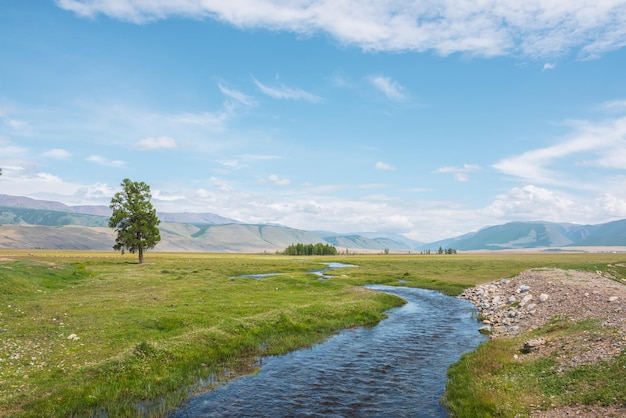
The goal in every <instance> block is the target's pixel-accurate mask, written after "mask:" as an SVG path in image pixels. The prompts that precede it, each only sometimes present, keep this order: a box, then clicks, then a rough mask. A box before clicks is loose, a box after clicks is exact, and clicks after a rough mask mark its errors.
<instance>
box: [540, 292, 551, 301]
mask: <svg viewBox="0 0 626 418" xmlns="http://www.w3.org/2000/svg"><path fill="white" fill-rule="evenodd" d="M549 298H550V296H548V295H546V294H545V293H542V294H540V295H539V301H540V302H545V301H546V300H548V299H549Z"/></svg>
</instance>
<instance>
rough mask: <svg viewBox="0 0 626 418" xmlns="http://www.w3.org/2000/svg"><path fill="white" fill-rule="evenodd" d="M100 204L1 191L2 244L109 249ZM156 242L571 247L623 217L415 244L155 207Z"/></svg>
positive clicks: (617, 239)
mask: <svg viewBox="0 0 626 418" xmlns="http://www.w3.org/2000/svg"><path fill="white" fill-rule="evenodd" d="M110 213H111V212H110V209H109V208H108V207H106V206H67V205H65V204H63V203H59V202H52V201H43V200H36V199H30V198H26V197H16V196H7V195H0V247H5V248H59V249H95V250H108V249H111V248H112V246H113V242H114V239H115V236H114V232H113V231H112V230H111V229H110V228H108V220H109V216H110ZM159 218H160V219H161V225H160V230H161V238H162V239H161V242H160V243H159V244H158V246H157V247H156V249H155V250H160V251H199V252H203V251H206V252H263V251H268V252H274V251H277V250H283V249H285V248H286V247H288V246H289V245H291V244H296V243H300V242H301V243H304V244H315V243H318V242H321V243H323V244H331V245H334V246H335V247H337V249H338V250H339V251H345V250H349V251H376V252H382V251H384V250H386V249H388V250H389V251H391V252H410V251H416V250H417V251H419V250H426V249H430V250H434V251H436V250H437V249H438V248H439V247H442V248H454V249H456V250H460V251H464V250H503V249H525V248H544V247H545V248H551V247H575V246H626V220H620V221H615V222H609V223H605V224H600V225H577V224H569V223H553V222H541V221H536V222H510V223H506V224H503V225H495V226H489V227H485V228H483V229H481V230H479V231H476V232H471V233H469V234H464V235H461V236H458V237H454V238H449V239H445V240H441V241H436V242H432V243H428V244H420V243H418V242H416V241H412V240H409V239H406V238H404V237H402V236H397V235H394V234H390V233H385V232H380V233H372V232H368V233H358V234H335V233H332V232H328V231H326V232H319V231H318V232H312V231H302V230H298V229H294V228H289V227H286V226H281V225H248V224H242V223H240V222H238V221H236V220H233V219H229V218H225V217H222V216H219V215H215V214H211V213H159Z"/></svg>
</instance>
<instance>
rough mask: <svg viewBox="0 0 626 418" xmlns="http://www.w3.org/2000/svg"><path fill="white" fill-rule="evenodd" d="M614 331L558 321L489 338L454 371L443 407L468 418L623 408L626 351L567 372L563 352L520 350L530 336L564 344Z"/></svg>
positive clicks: (585, 322) (588, 323)
mask: <svg viewBox="0 0 626 418" xmlns="http://www.w3.org/2000/svg"><path fill="white" fill-rule="evenodd" d="M613 332H614V330H612V329H611V328H606V327H602V326H601V325H600V324H598V322H597V321H595V320H583V321H579V322H570V321H568V320H567V319H565V318H559V317H555V318H553V319H552V321H550V322H549V323H548V324H546V325H545V326H543V327H541V328H539V329H537V330H534V331H532V332H531V333H529V334H525V335H521V336H517V337H515V338H511V339H496V340H490V341H488V342H486V343H484V344H482V345H481V346H479V347H478V349H477V350H475V351H474V352H472V353H468V354H465V355H464V356H463V357H462V358H461V360H460V361H459V362H458V363H456V364H455V365H453V366H452V367H450V369H449V370H448V377H449V380H448V384H447V388H446V399H445V404H446V406H447V407H448V409H449V410H450V412H451V416H453V417H468V418H469V417H472V418H473V417H503V418H504V417H512V416H519V417H527V416H530V413H531V410H537V409H543V410H545V409H548V408H551V407H558V406H563V405H602V406H608V405H625V404H626V351H623V352H622V353H621V354H620V355H618V356H617V357H614V358H612V359H611V360H610V361H599V362H598V363H596V364H593V365H580V366H577V367H573V368H571V369H567V368H566V369H563V370H561V369H560V367H559V366H558V359H557V356H560V355H563V352H561V351H560V350H556V351H554V352H552V353H551V354H549V355H543V356H530V355H525V354H523V353H522V351H521V347H522V346H523V341H525V340H526V339H528V338H536V337H544V338H545V339H546V340H551V341H553V342H565V341H567V340H569V339H572V338H581V336H584V335H586V334H589V333H591V334H593V336H594V338H599V337H608V336H610V335H611V334H612V333H613ZM515 356H517V358H516V357H515Z"/></svg>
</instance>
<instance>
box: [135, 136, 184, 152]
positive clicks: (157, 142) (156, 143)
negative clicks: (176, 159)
mask: <svg viewBox="0 0 626 418" xmlns="http://www.w3.org/2000/svg"><path fill="white" fill-rule="evenodd" d="M176 146H177V144H176V140H175V139H172V138H170V137H167V136H160V137H158V138H152V137H150V138H144V139H141V140H139V141H137V143H136V144H135V148H136V149H138V150H142V151H148V150H155V149H160V148H176Z"/></svg>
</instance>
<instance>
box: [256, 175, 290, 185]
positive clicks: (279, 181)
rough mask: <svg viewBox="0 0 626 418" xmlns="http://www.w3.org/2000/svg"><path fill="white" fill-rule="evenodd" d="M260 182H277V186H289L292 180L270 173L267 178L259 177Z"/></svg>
mask: <svg viewBox="0 0 626 418" xmlns="http://www.w3.org/2000/svg"><path fill="white" fill-rule="evenodd" d="M259 183H264V184H268V183H269V184H276V185H277V186H287V185H289V184H290V183H291V182H290V181H289V179H287V178H281V177H279V176H277V175H276V174H270V175H269V176H267V177H265V178H262V179H259Z"/></svg>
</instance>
